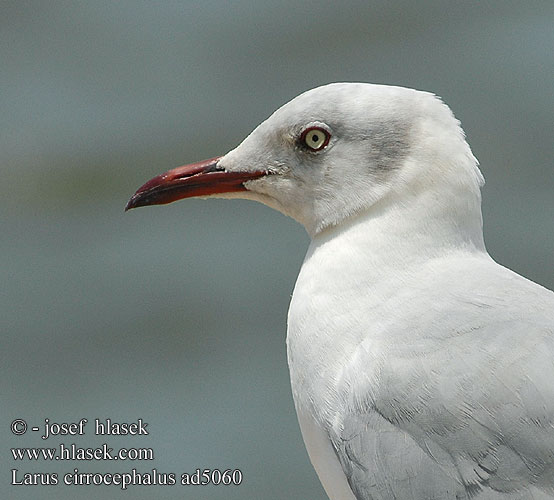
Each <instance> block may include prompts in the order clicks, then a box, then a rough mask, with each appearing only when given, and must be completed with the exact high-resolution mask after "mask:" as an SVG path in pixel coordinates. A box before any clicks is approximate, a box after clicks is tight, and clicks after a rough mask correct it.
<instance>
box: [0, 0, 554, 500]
mask: <svg viewBox="0 0 554 500" xmlns="http://www.w3.org/2000/svg"><path fill="white" fill-rule="evenodd" d="M553 25H554V3H553V2H552V0H546V1H542V2H541V1H528V2H520V1H515V0H514V1H507V0H499V1H489V2H464V1H454V0H452V1H440V0H428V1H422V2H411V1H408V0H395V1H385V0H381V1H364V2H362V1H359V2H354V1H347V2H331V1H327V0H320V1H317V2H316V1H310V2H293V1H290V0H287V1H280V2H276V1H266V2H254V1H247V0H240V1H236V2H221V1H214V0H204V1H203V2H188V1H165V2H152V1H146V0H144V1H137V0H135V1H131V0H119V1H117V2H108V1H104V0H96V1H93V2H91V1H69V0H68V1H61V0H57V1H51V2H43V1H36V0H35V1H25V0H17V1H15V0H13V1H7V0H3V1H2V2H1V3H0V111H1V115H0V116H1V125H2V126H1V133H0V182H1V186H2V195H1V197H0V225H1V230H2V238H1V240H0V249H1V250H0V251H1V254H0V255H1V261H0V262H1V264H0V277H1V288H0V293H1V303H0V307H1V316H0V325H1V331H2V344H1V358H2V365H1V366H2V373H1V391H2V405H1V428H0V442H1V449H0V455H1V456H2V457H3V458H2V460H1V463H2V464H3V465H2V472H1V475H0V477H1V479H0V481H1V483H0V497H2V498H10V499H34V498H38V497H39V496H40V498H56V499H85V498H86V499H99V498H114V499H115V498H124V497H125V498H136V499H150V498H158V499H177V498H191V499H223V498H226V499H244V498H255V499H258V498H263V499H277V498H310V499H324V498H325V495H324V492H323V490H322V488H321V487H320V485H319V483H318V481H317V478H316V475H315V473H314V472H313V470H312V468H311V465H310V464H309V461H308V457H307V455H306V452H305V451H304V446H303V444H302V441H301V436H300V432H299V430H298V427H297V423H296V417H295V414H294V409H293V403H292V398H291V394H290V390H289V385H288V373H287V366H286V357H285V327H286V311H287V305H288V301H289V296H290V293H291V291H292V288H293V285H294V280H295V277H296V274H297V272H298V269H299V267H300V265H301V262H302V258H303V255H304V252H305V249H306V247H307V244H308V238H307V236H306V235H305V233H304V231H303V229H302V228H301V227H299V226H297V225H296V223H295V222H294V221H292V220H290V219H288V218H286V217H284V216H282V215H280V214H278V213H276V212H273V211H271V210H270V209H268V208H266V207H264V206H262V205H257V204H254V203H250V202H241V201H222V200H210V201H202V200H188V201H186V202H181V203H177V204H174V205H170V206H164V207H156V208H149V209H140V210H136V211H133V212H130V213H127V214H124V213H123V207H124V205H125V203H126V201H127V199H128V198H129V196H130V195H131V194H132V193H133V192H134V190H135V189H136V188H137V187H138V186H139V185H141V184H142V183H143V182H144V181H146V180H147V179H149V178H150V177H152V176H153V175H155V174H158V173H160V172H162V171H165V170H167V169H169V168H172V167H175V166H178V165H180V164H183V163H187V162H191V161H195V160H200V159H203V158H206V157H211V156H215V155H218V154H222V153H225V152H226V151H228V150H229V149H231V148H233V147H234V146H235V145H236V144H237V143H238V142H239V141H241V140H242V138H243V137H244V136H245V135H246V134H248V132H249V131H250V130H251V129H252V128H253V127H254V126H255V125H257V124H258V123H259V122H260V121H262V120H263V119H265V118H266V117H267V116H268V115H269V114H270V113H271V112H272V111H273V110H274V109H276V108H277V107H279V106H280V105H281V104H283V103H284V102H286V101H288V100H289V99H291V98H292V97H294V96H295V95H297V94H299V93H300V92H302V91H304V90H306V89H308V88H311V87H314V86H318V85H321V84H324V83H327V82H331V81H351V80H355V81H370V82H375V83H389V84H396V85H403V86H409V87H415V88H419V89H424V90H430V91H433V92H435V93H437V94H439V95H441V96H443V98H444V99H445V101H446V102H447V103H448V104H449V105H450V106H451V107H452V109H453V110H454V112H455V113H456V115H457V116H458V118H459V119H461V120H462V123H463V125H464V128H465V130H466V132H467V135H468V139H469V142H470V144H471V145H472V148H473V151H474V153H475V155H476V156H477V157H478V158H479V160H480V161H481V165H482V170H483V172H484V174H485V177H486V179H487V185H486V187H485V189H484V218H485V234H486V241H487V244H488V248H489V250H490V252H491V253H492V255H493V256H494V257H495V258H496V259H497V260H499V261H500V262H501V263H503V264H505V265H507V266H508V267H511V268H512V269H515V270H516V271H518V272H520V273H522V274H524V275H526V276H528V277H530V278H531V279H533V280H535V281H538V282H539V283H541V284H543V285H545V286H548V287H550V288H552V287H554V264H553V262H554V261H553V258H552V254H553V252H552V251H553V249H554V236H553V227H554V223H553V219H554V217H553V215H554V197H553V189H554V171H553V160H552V159H553V157H554V147H553V140H552V136H553V132H552V129H553V127H552V124H553V123H554V83H553V74H554V30H553V28H552V27H553ZM16 417H21V418H25V419H27V420H28V422H29V425H40V424H41V423H42V422H43V421H44V418H49V419H50V420H51V421H58V422H71V421H77V420H78V419H79V418H82V417H86V418H88V419H89V420H92V419H94V418H96V417H98V418H107V417H110V418H112V419H113V420H115V421H120V422H121V421H127V422H132V421H135V420H136V419H137V418H139V417H140V418H143V419H144V420H145V421H146V422H148V423H149V426H148V429H149V431H150V435H149V436H147V437H134V438H119V439H117V438H112V439H106V438H101V437H95V436H93V435H92V428H91V424H90V423H89V424H88V426H87V429H86V430H87V431H88V433H87V435H86V436H75V437H67V438H63V439H62V438H52V439H50V440H48V441H46V442H42V440H41V439H40V438H39V436H38V433H32V432H29V433H28V434H27V435H25V436H22V437H16V436H13V435H12V434H11V433H10V431H9V424H10V422H11V421H12V420H13V419H14V418H16ZM60 442H64V443H66V444H70V443H73V442H74V443H77V444H78V445H80V446H99V445H101V444H102V443H103V442H108V443H109V444H110V445H111V446H114V447H120V446H125V447H152V448H154V451H155V454H156V455H155V456H156V459H155V461H154V462H152V463H149V462H119V463H113V462H111V463H107V462H102V463H94V462H80V463H76V462H64V463H62V462H54V463H51V462H46V463H45V462H38V463H30V462H28V461H25V462H19V463H16V462H15V461H14V460H13V459H12V458H11V454H10V452H9V448H10V447H13V446H45V445H46V446H48V445H51V446H55V445H57V444H58V443H60ZM74 467H77V468H78V469H79V470H80V471H82V472H90V471H103V472H107V471H110V472H115V471H128V470H130V469H132V468H136V469H137V470H138V471H140V472H146V471H149V470H151V469H152V468H156V469H157V470H158V471H160V472H175V473H178V474H180V473H182V472H193V471H194V470H195V469H196V468H197V467H200V468H204V467H209V468H220V469H225V468H240V469H241V470H242V472H243V474H244V481H243V484H242V485H241V486H239V487H227V488H225V487H221V486H220V487H210V488H203V487H195V488H192V487H189V488H184V487H180V486H173V487H130V488H129V490H127V491H126V492H122V491H120V490H119V489H118V488H117V487H108V486H104V487H98V486H94V487H93V486H89V487H85V486H82V487H67V486H50V487H39V486H10V485H9V483H10V473H9V470H10V469H12V468H17V469H19V474H23V473H24V472H36V471H41V472H54V471H57V472H69V471H71V470H73V468H74Z"/></svg>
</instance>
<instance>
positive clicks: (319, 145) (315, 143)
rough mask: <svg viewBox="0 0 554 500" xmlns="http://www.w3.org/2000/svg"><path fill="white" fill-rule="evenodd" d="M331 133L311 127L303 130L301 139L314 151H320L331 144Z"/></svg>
mask: <svg viewBox="0 0 554 500" xmlns="http://www.w3.org/2000/svg"><path fill="white" fill-rule="evenodd" d="M330 138H331V135H330V134H329V132H327V130H324V129H322V128H319V127H310V128H307V129H306V130H304V132H302V135H301V136H300V140H301V141H302V142H303V143H304V144H305V145H306V146H307V147H308V148H309V149H311V150H312V151H319V150H321V149H323V148H324V147H325V146H327V144H329V139H330Z"/></svg>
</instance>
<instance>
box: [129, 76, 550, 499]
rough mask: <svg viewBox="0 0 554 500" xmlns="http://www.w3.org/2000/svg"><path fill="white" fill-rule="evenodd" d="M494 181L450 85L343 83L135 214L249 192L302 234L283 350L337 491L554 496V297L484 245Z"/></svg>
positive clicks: (315, 456) (143, 193) (146, 196)
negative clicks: (451, 101)
mask: <svg viewBox="0 0 554 500" xmlns="http://www.w3.org/2000/svg"><path fill="white" fill-rule="evenodd" d="M483 184H484V180H483V177H482V175H481V172H480V170H479V168H478V162H477V160H476V159H475V157H474V156H473V154H472V152H471V150H470V148H469V146H468V144H467V142H466V140H465V135H464V132H463V131H462V129H461V126H460V123H459V122H458V121H457V120H456V118H455V117H454V115H453V114H452V112H451V111H450V109H449V108H448V107H447V106H446V105H445V104H444V103H443V102H442V101H441V100H440V99H439V98H438V97H436V96H435V95H433V94H431V93H427V92H421V91H416V90H413V89H408V88H402V87H393V86H385V85H373V84H367V83H335V84H329V85H325V86H322V87H319V88H316V89H313V90H310V91H307V92H305V93H303V94H301V95H299V96H298V97H296V98H294V99H293V100H292V101H290V102H289V103H287V104H285V105H284V106H282V107H281V108H280V109H278V110H277V111H276V112H275V113H273V115H271V116H270V117H269V118H268V119H267V120H266V121H264V122H263V123H262V124H261V125H259V126H258V127H257V128H256V129H255V130H254V131H253V132H252V133H251V134H250V135H249V136H248V137H247V138H246V139H245V140H244V141H243V142H242V143H241V144H240V145H239V146H238V147H237V148H235V149H233V150H232V151H230V152H229V153H227V154H225V155H224V156H220V157H216V158H212V159H210V160H206V161H203V162H199V163H194V164H191V165H186V166H184V167H179V168H176V169H173V170H170V171H168V172H166V173H165V174H162V175H159V176H157V177H155V178H153V179H152V180H150V181H149V182H147V183H146V184H144V185H143V186H142V187H141V188H139V189H138V191H137V192H136V193H135V195H134V196H133V197H132V198H131V199H130V201H129V203H128V205H127V207H126V209H130V208H135V207H139V206H145V205H156V204H165V203H170V202H172V201H175V200H178V199H181V198H187V197H193V196H200V197H223V198H246V199H251V200H257V201H259V202H262V203H265V204H266V205H269V206H270V207H272V208H275V209H277V210H279V211H281V212H283V213H284V214H286V215H288V216H291V217H293V218H294V219H295V220H297V221H298V222H299V223H301V224H302V225H303V226H304V227H305V228H306V230H307V232H308V234H309V235H310V237H311V243H310V245H309V248H308V251H307V255H306V257H305V260H304V263H303V265H302V268H301V270H300V274H299V276H298V279H297V281H296V285H295V288H294V293H293V296H292V300H291V304H290V308H289V313H288V329H287V356H288V364H289V370H290V379H291V386H292V393H293V397H294V402H295V407H296V412H297V415H298V420H299V423H300V428H301V431H302V436H303V438H304V442H305V444H306V448H307V451H308V454H309V456H310V460H311V462H312V464H313V466H314V468H315V470H316V472H317V474H318V476H319V479H320V481H321V482H322V484H323V487H324V489H325V491H326V493H327V495H328V496H329V498H330V499H331V500H369V499H372V500H391V499H395V500H403V499H409V500H450V499H452V500H462V499H465V500H470V499H472V500H531V499H534V500H543V499H553V498H554V293H552V292H551V291H550V290H547V289H546V288H543V287H541V286H540V285H538V284H536V283H534V282H532V281H529V280H527V279H526V278H524V277H522V276H520V275H518V274H516V273H514V272H513V271H511V270H509V269H507V268H505V267H503V266H501V265H499V264H497V263H496V262H495V261H494V260H493V259H492V258H491V257H490V256H489V254H488V253H487V251H486V249H485V244H484V240H483V230H482V226H483V224H482V215H481V192H480V188H481V187H482V186H483Z"/></svg>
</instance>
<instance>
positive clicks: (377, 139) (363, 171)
mask: <svg viewBox="0 0 554 500" xmlns="http://www.w3.org/2000/svg"><path fill="white" fill-rule="evenodd" d="M204 179H205V180H204ZM231 179H232V181H231ZM225 180H226V181H227V184H225V186H224V183H225ZM176 181H178V182H179V184H176ZM482 184H483V178H482V176H481V173H480V171H479V169H478V167H477V161H476V160H475V158H474V157H473V155H472V153H471V150H470V148H469V146H468V145H467V143H466V142H465V139H464V133H463V131H462V129H461V128H460V125H459V122H458V121H457V120H456V119H455V118H454V116H453V114H452V112H451V111H450V109H449V108H448V107H447V106H446V105H445V104H443V103H442V101H440V99H439V98H437V97H435V96H434V95H432V94H429V93H427V92H419V91H416V90H412V89H407V88H401V87H390V86H384V85H372V84H366V83H335V84H330V85H325V86H323V87H319V88H316V89H313V90H310V91H308V92H305V93H303V94H301V95H300V96H298V97H296V98H295V99H293V100H292V101H290V102H289V103H287V104H285V105H284V106H282V107H281V108H280V109H278V110H277V111H276V112H275V113H274V114H273V115H271V116H270V117H269V118H268V119H267V120H266V121H264V122H263V123H262V124H261V125H259V126H258V127H257V128H256V129H255V130H254V131H253V132H252V133H251V134H250V135H249V136H248V137H247V138H246V139H245V140H244V141H243V142H242V143H241V144H240V145H239V146H238V147H237V148H235V149H234V150H232V151H230V152H229V153H227V154H226V155H224V156H222V157H220V158H215V159H213V160H211V161H208V162H204V163H200V164H195V165H193V166H192V167H191V166H187V167H180V168H179V169H175V170H173V171H170V172H168V173H166V174H163V175H162V176H158V177H157V178H155V179H153V180H152V181H149V183H147V184H145V186H143V187H142V188H140V189H139V191H137V194H135V196H134V197H133V198H132V199H131V201H130V202H129V205H128V208H134V207H135V206H141V205H146V204H155V203H167V202H169V201H174V200H175V199H178V198H182V197H189V196H205V195H211V196H220V197H229V198H230V197H241V198H248V199H254V200H257V201H260V202H262V203H265V204H267V205H269V206H271V207H273V208H275V209H277V210H279V211H281V212H283V213H285V214H287V215H289V216H291V217H293V218H294V219H296V220H297V221H298V222H300V223H301V224H303V225H304V226H305V228H306V230H307V231H308V233H310V235H312V236H313V235H315V234H318V233H319V232H321V231H323V230H324V229H326V228H328V227H330V226H335V225H339V224H340V223H341V222H343V221H344V220H346V219H348V218H351V217H352V216H355V215H357V214H360V213H362V212H363V213H370V212H371V211H372V210H373V211H380V212H382V211H383V210H385V211H386V210H387V207H394V206H398V205H399V204H401V205H403V206H404V207H405V208H406V209H407V210H409V209H410V207H413V209H414V210H415V211H416V212H417V213H418V214H420V216H422V213H423V212H424V213H425V217H429V218H433V217H439V218H443V219H445V220H446V221H448V220H451V221H452V223H453V224H455V225H456V226H458V229H461V230H467V231H469V232H471V233H472V236H471V238H473V237H474V236H475V238H477V239H479V238H481V212H480V189H479V188H480V186H481V185H482ZM199 186H201V188H199ZM160 193H163V196H162V195H160ZM168 193H171V194H170V195H169V194H168ZM465 226H468V227H465ZM473 233H475V235H473Z"/></svg>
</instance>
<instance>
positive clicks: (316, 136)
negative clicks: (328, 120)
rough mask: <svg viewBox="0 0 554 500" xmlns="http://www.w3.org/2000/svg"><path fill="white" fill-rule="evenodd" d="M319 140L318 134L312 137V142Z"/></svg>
mask: <svg viewBox="0 0 554 500" xmlns="http://www.w3.org/2000/svg"><path fill="white" fill-rule="evenodd" d="M318 140H319V136H318V135H317V134H314V135H312V141H314V142H317V141H318Z"/></svg>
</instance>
